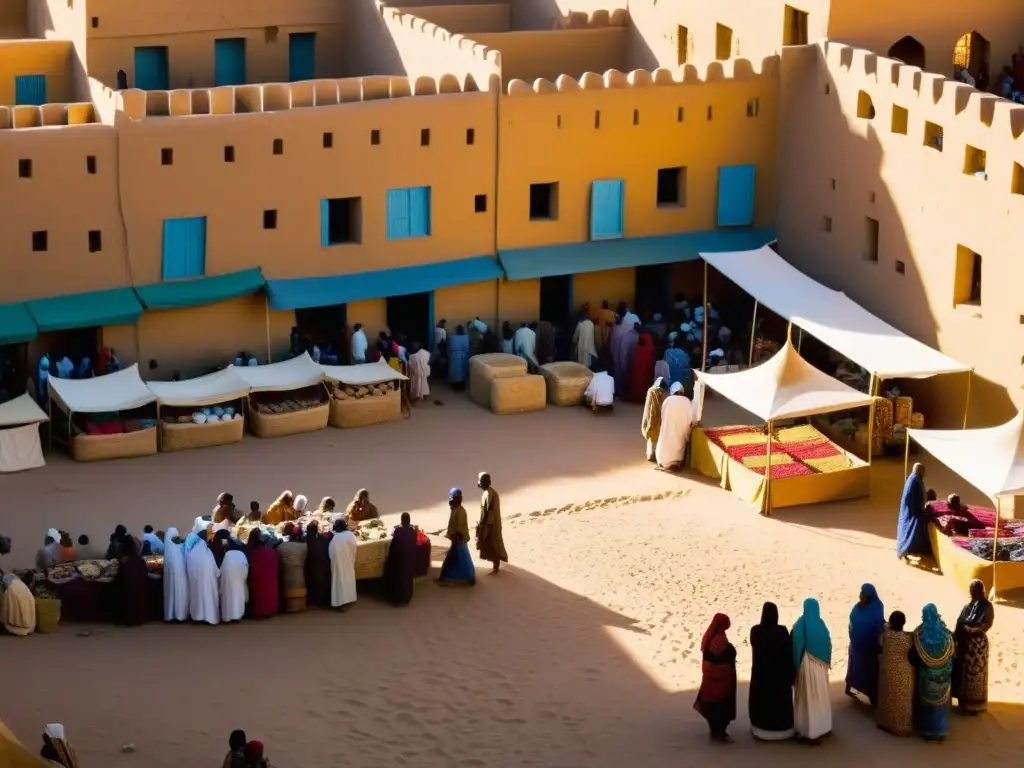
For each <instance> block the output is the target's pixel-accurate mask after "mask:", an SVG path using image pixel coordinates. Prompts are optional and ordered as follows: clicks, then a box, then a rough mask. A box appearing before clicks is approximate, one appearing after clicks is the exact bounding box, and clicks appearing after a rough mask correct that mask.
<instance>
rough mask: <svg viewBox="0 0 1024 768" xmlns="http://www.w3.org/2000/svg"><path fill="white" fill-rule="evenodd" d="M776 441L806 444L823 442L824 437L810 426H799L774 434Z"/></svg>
mask: <svg viewBox="0 0 1024 768" xmlns="http://www.w3.org/2000/svg"><path fill="white" fill-rule="evenodd" d="M776 439H777V440H778V441H779V442H780V443H806V442H815V441H819V440H824V441H825V442H827V440H826V438H825V436H824V435H822V434H821V432H819V431H818V430H817V429H815V428H814V427H812V426H811V425H810V424H801V425H800V426H797V427H785V428H784V429H780V430H779V431H778V432H777V433H776Z"/></svg>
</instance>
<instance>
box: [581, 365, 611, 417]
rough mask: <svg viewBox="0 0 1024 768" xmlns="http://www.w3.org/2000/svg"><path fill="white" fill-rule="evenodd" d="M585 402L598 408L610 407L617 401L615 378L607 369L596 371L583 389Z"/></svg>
mask: <svg viewBox="0 0 1024 768" xmlns="http://www.w3.org/2000/svg"><path fill="white" fill-rule="evenodd" d="M583 400H584V402H585V403H586V404H587V405H589V406H591V407H592V408H593V407H597V408H608V407H610V406H611V405H612V404H614V402H615V379H614V378H612V375H611V374H610V373H608V372H607V371H600V372H599V373H595V374H594V375H593V377H592V378H591V379H590V383H589V384H587V388H586V389H585V390H584V391H583Z"/></svg>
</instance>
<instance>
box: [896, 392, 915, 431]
mask: <svg viewBox="0 0 1024 768" xmlns="http://www.w3.org/2000/svg"><path fill="white" fill-rule="evenodd" d="M913 414H914V398H912V397H906V396H902V397H897V398H896V399H895V400H893V413H892V423H893V424H902V425H903V426H905V427H909V426H910V420H911V419H912V418H913Z"/></svg>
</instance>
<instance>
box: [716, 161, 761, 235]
mask: <svg viewBox="0 0 1024 768" xmlns="http://www.w3.org/2000/svg"><path fill="white" fill-rule="evenodd" d="M756 171H757V166H753V165H723V166H721V167H720V168H719V169H718V226H720V227H749V226H750V225H751V224H753V223H754V177H755V173H756Z"/></svg>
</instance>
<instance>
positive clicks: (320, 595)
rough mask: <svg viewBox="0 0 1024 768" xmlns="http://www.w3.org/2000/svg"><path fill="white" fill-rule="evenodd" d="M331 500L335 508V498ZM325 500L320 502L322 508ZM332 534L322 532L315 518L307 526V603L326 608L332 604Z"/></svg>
mask: <svg viewBox="0 0 1024 768" xmlns="http://www.w3.org/2000/svg"><path fill="white" fill-rule="evenodd" d="M324 501H330V502H331V504H332V509H333V503H334V502H333V500H332V499H325V500H324ZM323 505H324V502H320V507H321V509H322V508H323ZM330 547H331V534H330V532H327V533H320V526H319V525H318V524H317V522H316V521H315V520H314V521H313V522H311V523H310V524H309V525H307V526H306V603H307V605H316V606H319V607H321V608H326V607H328V606H329V605H330V604H331V554H330Z"/></svg>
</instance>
